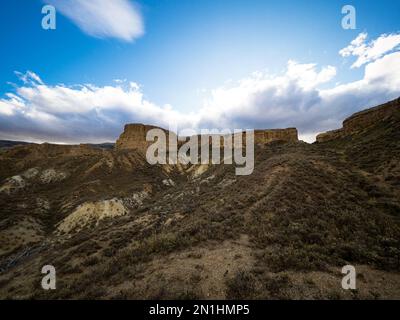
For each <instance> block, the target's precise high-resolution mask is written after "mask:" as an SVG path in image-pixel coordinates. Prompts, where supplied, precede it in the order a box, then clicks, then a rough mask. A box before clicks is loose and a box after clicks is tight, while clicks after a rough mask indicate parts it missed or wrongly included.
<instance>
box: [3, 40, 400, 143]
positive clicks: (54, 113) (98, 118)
mask: <svg viewBox="0 0 400 320" xmlns="http://www.w3.org/2000/svg"><path fill="white" fill-rule="evenodd" d="M362 41H363V40H362V39H361V38H359V39H358V42H359V43H361V42H362ZM353 44H356V43H355V42H354V43H353ZM17 76H18V77H19V78H20V80H21V81H22V84H21V85H19V86H16V88H15V92H12V93H11V92H10V93H7V94H5V95H4V97H3V98H2V99H0V138H1V139H13V140H28V141H38V142H40V141H48V142H65V143H79V142H104V141H114V140H115V139H116V138H117V137H118V135H119V134H120V133H121V131H122V130H123V126H124V124H126V123H132V122H141V123H147V124H154V125H159V126H162V127H165V128H168V127H169V125H178V126H179V128H180V129H184V128H193V129H203V128H209V129H211V128H219V129H222V128H230V129H252V128H253V129H257V128H258V129H264V128H285V127H297V128H298V129H299V133H300V138H302V139H304V140H306V141H308V142H312V141H313V140H314V138H315V135H316V134H317V133H319V132H324V131H326V130H331V129H335V128H338V127H340V126H341V122H342V121H343V119H344V118H346V117H348V116H350V115H351V114H353V113H354V112H357V111H359V110H362V109H364V108H366V107H372V106H374V105H377V104H380V103H383V102H386V101H389V100H391V99H394V98H397V97H398V96H399V95H400V52H396V51H395V52H390V53H387V54H385V55H383V56H381V57H380V58H375V59H374V61H372V62H369V63H367V64H366V66H365V72H364V76H363V77H362V79H360V80H358V81H354V82H350V83H345V84H340V85H329V84H330V83H331V82H333V81H332V80H333V79H334V78H335V76H336V68H334V67H333V66H325V67H319V66H318V65H316V64H302V63H298V62H295V61H292V60H291V61H289V62H288V63H287V66H286V68H285V70H284V71H283V72H282V73H280V74H275V75H271V74H268V73H266V72H256V73H254V74H252V75H251V76H249V77H247V78H245V79H242V80H240V81H238V82H236V83H233V84H232V83H231V84H230V85H229V86H228V85H224V86H221V87H219V88H216V89H214V90H212V91H211V92H209V94H208V98H207V99H205V100H204V101H202V102H200V103H199V108H198V109H197V110H194V111H193V112H191V113H182V112H179V111H177V110H175V109H174V108H173V107H172V106H171V105H168V104H166V105H163V106H159V105H157V104H155V103H153V102H151V101H150V100H148V99H146V98H145V97H144V94H143V92H142V88H141V87H140V85H138V84H137V83H133V82H127V81H126V80H118V81H113V84H112V85H109V86H95V85H91V84H88V85H76V86H65V85H60V84H58V85H49V84H46V83H45V82H44V81H43V80H42V79H41V78H40V77H39V76H38V75H36V74H35V73H33V72H30V71H28V72H26V73H24V74H21V73H17ZM321 84H325V85H324V89H321V88H320V85H321Z"/></svg>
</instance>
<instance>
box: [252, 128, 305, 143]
mask: <svg viewBox="0 0 400 320" xmlns="http://www.w3.org/2000/svg"><path fill="white" fill-rule="evenodd" d="M272 141H286V142H296V141H298V133H297V129H296V128H288V129H269V130H255V131H254V142H255V143H256V144H264V143H269V142H272Z"/></svg>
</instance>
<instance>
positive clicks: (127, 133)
mask: <svg viewBox="0 0 400 320" xmlns="http://www.w3.org/2000/svg"><path fill="white" fill-rule="evenodd" d="M151 129H161V128H158V127H155V126H151V125H144V124H127V125H126V126H125V129H124V132H123V133H122V134H121V136H120V137H119V139H118V140H117V143H116V146H115V147H116V150H127V149H137V150H139V151H141V152H143V153H145V152H146V150H147V148H148V146H149V145H151V144H152V143H153V142H148V141H146V134H147V132H148V131H149V130H151ZM161 130H163V131H164V132H165V133H166V139H167V142H168V137H169V135H170V134H174V133H171V132H169V131H167V130H165V129H161ZM243 135H244V134H243ZM197 138H198V142H199V144H201V136H200V135H199V136H197ZM188 139H189V138H187V140H188ZM277 140H279V141H286V142H296V141H298V133H297V129H296V128H288V129H269V130H255V131H254V142H255V144H264V143H269V142H272V141H277ZM211 142H212V138H211V136H210V137H209V143H210V144H211ZM243 142H245V137H243ZM183 143H184V142H183V141H179V142H178V146H180V145H181V144H183ZM220 143H221V145H223V137H222V136H221V140H220Z"/></svg>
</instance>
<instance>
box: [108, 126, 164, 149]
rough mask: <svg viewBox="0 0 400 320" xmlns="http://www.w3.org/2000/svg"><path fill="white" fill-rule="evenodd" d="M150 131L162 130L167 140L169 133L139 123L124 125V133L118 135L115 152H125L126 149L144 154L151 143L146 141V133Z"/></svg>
mask: <svg viewBox="0 0 400 320" xmlns="http://www.w3.org/2000/svg"><path fill="white" fill-rule="evenodd" d="M152 129H161V130H163V131H164V132H165V133H166V135H167V139H168V134H169V132H168V131H167V130H164V129H162V128H159V127H156V126H151V125H144V124H140V123H134V124H127V125H125V129H124V132H123V133H122V134H121V135H120V137H119V139H118V140H117V142H116V144H115V149H116V150H127V149H136V150H138V151H140V152H143V153H146V150H147V148H148V146H149V145H151V144H152V143H153V142H148V141H146V134H147V132H148V131H150V130H152Z"/></svg>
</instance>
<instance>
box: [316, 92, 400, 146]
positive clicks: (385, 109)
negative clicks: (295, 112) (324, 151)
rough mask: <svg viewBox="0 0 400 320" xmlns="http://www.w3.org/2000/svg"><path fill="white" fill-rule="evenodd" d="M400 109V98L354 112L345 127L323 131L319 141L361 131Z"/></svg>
mask: <svg viewBox="0 0 400 320" xmlns="http://www.w3.org/2000/svg"><path fill="white" fill-rule="evenodd" d="M399 111H400V98H397V99H396V100H393V101H390V102H387V103H385V104H382V105H379V106H377V107H374V108H370V109H367V110H363V111H360V112H357V113H355V114H353V115H352V116H351V117H349V118H347V119H346V120H344V121H343V128H341V129H337V130H332V131H328V132H325V133H321V134H319V135H318V136H317V142H326V141H331V140H334V139H338V138H342V137H346V136H349V135H352V134H354V133H357V132H360V131H362V130H364V129H366V128H368V127H369V126H371V125H373V124H375V123H376V122H379V121H384V120H385V119H387V118H389V117H390V116H391V115H393V114H394V113H395V112H399Z"/></svg>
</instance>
